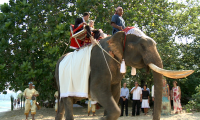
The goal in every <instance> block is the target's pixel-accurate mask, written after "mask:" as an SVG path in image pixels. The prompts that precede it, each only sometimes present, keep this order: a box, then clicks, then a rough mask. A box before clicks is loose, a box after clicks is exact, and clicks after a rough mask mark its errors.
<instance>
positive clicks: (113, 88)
mask: <svg viewBox="0 0 200 120" xmlns="http://www.w3.org/2000/svg"><path fill="white" fill-rule="evenodd" d="M111 91H112V95H113V97H114V99H115V102H116V103H117V104H118V102H119V99H120V91H121V82H120V83H118V84H115V85H112V86H111Z"/></svg>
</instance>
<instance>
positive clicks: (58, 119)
mask: <svg viewBox="0 0 200 120" xmlns="http://www.w3.org/2000/svg"><path fill="white" fill-rule="evenodd" d="M58 102H59V101H58ZM63 102H64V101H63V99H62V98H61V101H60V102H59V106H58V111H57V114H56V118H55V120H62V118H63V115H64V113H65V111H64V103H63Z"/></svg>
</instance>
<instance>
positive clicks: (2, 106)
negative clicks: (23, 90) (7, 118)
mask: <svg viewBox="0 0 200 120" xmlns="http://www.w3.org/2000/svg"><path fill="white" fill-rule="evenodd" d="M10 110H11V101H10V100H0V112H6V111H10Z"/></svg>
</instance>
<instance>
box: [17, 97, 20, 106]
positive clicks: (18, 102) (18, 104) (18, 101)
mask: <svg viewBox="0 0 200 120" xmlns="http://www.w3.org/2000/svg"><path fill="white" fill-rule="evenodd" d="M17 108H20V99H19V98H18V99H17Z"/></svg>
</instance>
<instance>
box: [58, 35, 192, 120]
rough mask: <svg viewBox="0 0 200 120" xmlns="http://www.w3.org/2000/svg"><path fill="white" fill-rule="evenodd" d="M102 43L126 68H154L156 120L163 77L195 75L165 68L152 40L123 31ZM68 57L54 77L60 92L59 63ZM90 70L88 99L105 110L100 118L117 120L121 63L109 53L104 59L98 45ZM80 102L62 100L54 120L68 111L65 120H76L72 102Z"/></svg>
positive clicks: (91, 59)
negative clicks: (60, 64) (61, 63)
mask: <svg viewBox="0 0 200 120" xmlns="http://www.w3.org/2000/svg"><path fill="white" fill-rule="evenodd" d="M99 43H100V45H101V46H102V48H103V49H104V50H105V51H107V52H109V51H112V53H113V54H114V58H115V59H116V60H118V61H119V62H121V61H122V60H123V59H124V61H125V64H126V66H131V67H135V68H137V69H141V68H147V69H150V68H151V69H152V72H153V79H154V86H155V87H154V88H155V93H154V94H155V102H154V103H155V104H154V114H153V120H159V119H160V115H161V101H162V78H163V75H164V76H166V77H170V78H182V77H186V76H188V75H190V74H191V73H192V72H193V71H192V70H188V71H170V70H164V69H162V68H163V63H162V60H161V58H160V55H159V53H158V51H157V48H156V42H155V41H154V40H153V39H152V38H150V37H144V36H140V37H139V36H136V35H133V34H128V35H125V32H123V31H120V32H117V33H116V34H115V35H113V36H110V37H107V38H105V39H102V40H100V42H99ZM66 55H67V54H65V55H63V56H62V57H61V58H60V59H59V60H58V62H57V65H56V71H55V77H56V82H57V86H58V90H59V89H60V87H59V76H58V75H59V63H60V62H61V61H62V59H63V58H64V57H65V56H66ZM105 59H106V60H107V64H108V66H109V69H110V71H111V74H110V72H109V69H108V66H107V64H106V61H105ZM90 67H91V72H90V76H89V96H90V97H91V98H92V99H93V100H95V101H98V103H100V104H101V105H102V106H103V108H104V110H105V112H104V116H103V117H101V118H100V119H102V120H117V119H118V117H119V116H120V113H121V112H120V109H119V107H118V105H117V103H118V101H119V98H120V88H121V80H122V78H123V74H121V73H120V64H119V63H117V62H116V61H115V60H114V59H113V58H112V57H110V56H109V55H108V54H105V58H104V56H103V53H102V49H101V48H100V47H99V46H97V45H96V46H94V47H93V49H92V51H91V58H90ZM111 75H112V77H111ZM111 78H112V79H111ZM80 99H81V98H76V97H66V98H61V100H60V103H59V107H58V112H57V115H56V117H55V119H56V120H61V119H62V117H63V115H64V111H65V118H66V120H73V119H74V118H73V103H74V102H75V101H76V100H80Z"/></svg>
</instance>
